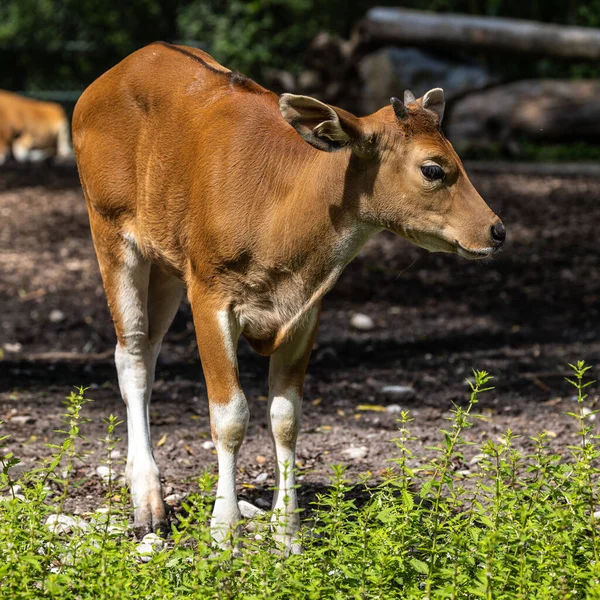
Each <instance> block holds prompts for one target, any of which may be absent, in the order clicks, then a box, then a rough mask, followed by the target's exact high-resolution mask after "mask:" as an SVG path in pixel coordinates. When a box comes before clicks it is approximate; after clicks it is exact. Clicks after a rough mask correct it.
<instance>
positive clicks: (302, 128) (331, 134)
mask: <svg viewBox="0 0 600 600" xmlns="http://www.w3.org/2000/svg"><path fill="white" fill-rule="evenodd" d="M279 110H280V111H281V114H282V115H283V118H284V119H285V120H286V121H287V122H288V123H289V124H290V125H291V126H292V127H293V128H294V129H295V130H296V131H297V132H298V133H299V134H300V135H301V136H302V138H303V139H304V140H305V141H306V142H308V143H309V144H310V145H311V146H314V147H315V148H318V149H319V150H324V151H325V152H333V151H335V150H339V149H341V148H345V147H348V146H350V147H354V148H357V147H359V146H362V145H363V143H364V135H363V132H362V129H361V126H360V121H359V119H358V117H355V116H354V115H352V114H350V113H349V112H346V111H345V110H342V109H341V108H334V107H333V106H329V104H325V103H324V102H321V101H319V100H317V99H316V98H311V97H310V96H296V95H295V94H282V95H281V97H280V98H279Z"/></svg>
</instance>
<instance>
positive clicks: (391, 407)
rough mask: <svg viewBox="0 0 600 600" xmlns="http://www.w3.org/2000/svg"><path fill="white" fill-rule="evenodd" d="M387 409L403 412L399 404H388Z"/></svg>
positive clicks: (393, 411)
mask: <svg viewBox="0 0 600 600" xmlns="http://www.w3.org/2000/svg"><path fill="white" fill-rule="evenodd" d="M385 410H387V412H389V413H399V412H402V407H401V406H400V405H399V404H388V405H387V406H386V407H385Z"/></svg>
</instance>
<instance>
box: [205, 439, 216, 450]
mask: <svg viewBox="0 0 600 600" xmlns="http://www.w3.org/2000/svg"><path fill="white" fill-rule="evenodd" d="M202 447H203V448H204V449H205V450H214V449H215V445H214V444H213V443H212V442H211V441H210V440H207V441H206V442H204V443H203V444H202Z"/></svg>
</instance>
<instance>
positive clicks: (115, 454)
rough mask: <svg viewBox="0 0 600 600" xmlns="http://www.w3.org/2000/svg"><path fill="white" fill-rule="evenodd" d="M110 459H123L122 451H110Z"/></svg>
mask: <svg viewBox="0 0 600 600" xmlns="http://www.w3.org/2000/svg"><path fill="white" fill-rule="evenodd" d="M110 457H111V458H113V459H115V460H117V459H119V458H121V451H120V450H111V451H110Z"/></svg>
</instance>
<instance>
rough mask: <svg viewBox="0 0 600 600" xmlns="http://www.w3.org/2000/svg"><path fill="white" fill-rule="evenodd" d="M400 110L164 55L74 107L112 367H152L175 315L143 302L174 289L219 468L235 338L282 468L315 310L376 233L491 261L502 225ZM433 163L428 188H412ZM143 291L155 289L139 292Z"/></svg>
mask: <svg viewBox="0 0 600 600" xmlns="http://www.w3.org/2000/svg"><path fill="white" fill-rule="evenodd" d="M407 112H408V115H407V117H406V119H403V120H398V118H397V117H396V116H395V113H394V110H393V109H392V107H391V106H386V107H384V108H382V109H381V110H380V111H378V112H377V113H375V114H373V115H370V116H368V117H364V118H360V119H359V118H357V117H355V116H354V115H352V114H350V113H348V112H346V111H343V110H341V109H338V108H335V107H330V106H327V105H325V104H323V103H320V102H318V101H317V100H315V99H311V98H304V97H297V96H290V95H284V96H282V97H281V98H278V97H277V96H276V95H275V94H273V93H271V92H269V91H268V90H265V89H264V88H262V87H260V86H259V85H258V84H256V83H254V82H252V81H251V80H248V79H246V78H243V76H239V75H237V74H235V73H232V72H231V71H229V70H227V69H225V68H224V67H222V66H221V65H219V64H218V63H217V62H216V61H215V60H214V59H212V57H210V56H209V55H208V54H206V53H205V52H202V51H200V50H197V49H193V48H183V47H172V46H170V45H167V44H164V43H161V44H153V45H150V46H147V47H146V48H143V49H141V50H139V51H137V52H135V53H134V54H132V55H131V56H129V57H128V58H126V59H125V60H123V61H122V62H121V63H119V64H118V65H117V66H115V67H114V68H113V69H111V70H110V71H108V72H107V73H105V74H104V75H102V76H101V77H100V78H99V79H98V80H97V81H95V82H94V83H93V84H92V85H91V86H90V87H89V88H88V89H87V90H86V91H85V92H84V93H83V95H82V96H81V99H80V100H79V102H78V104H77V106H76V108H75V112H74V116H73V139H74V146H75V151H76V156H77V163H78V166H79V172H80V176H81V183H82V187H83V190H84V194H85V198H86V201H87V204H88V209H89V214H90V225H91V229H92V236H93V239H94V244H95V247H96V252H97V256H98V261H99V264H100V269H101V272H102V277H103V280H104V285H105V289H106V294H107V297H108V301H109V304H110V308H111V312H112V315H113V319H114V322H115V329H116V332H117V338H118V350H119V349H120V350H119V352H121V354H123V353H124V354H123V356H125V358H124V359H122V360H123V361H124V362H123V364H125V367H123V369H125V368H126V367H127V365H129V364H130V363H131V364H135V360H137V359H136V358H135V357H136V356H146V357H149V356H150V354H152V353H155V348H156V347H158V346H159V344H160V339H161V338H162V335H164V332H165V331H166V327H168V323H169V321H168V318H172V315H173V314H174V310H176V303H175V304H173V305H172V306H170V307H167V308H166V309H164V310H162V309H160V310H159V308H160V307H161V306H162V305H161V303H162V304H164V303H165V302H166V301H165V300H164V298H165V297H166V296H164V292H160V291H157V290H159V289H163V290H164V289H166V287H165V286H167V285H168V286H171V287H172V286H176V284H174V283H173V281H176V280H177V279H180V280H181V281H183V282H184V283H185V285H186V287H187V290H188V297H189V299H190V302H191V305H192V311H193V315H194V324H195V328H196V334H197V339H198V347H199V351H200V357H201V360H202V367H203V371H204V375H205V378H206V383H207V390H208V396H209V401H210V405H211V423H212V429H213V438H214V439H215V443H216V444H217V450H218V451H219V460H220V461H221V459H222V458H223V456H225V454H226V453H228V452H232V453H233V454H234V456H235V455H236V454H237V450H238V449H239V445H240V444H241V440H242V439H243V436H244V432H245V420H247V409H246V408H244V407H245V400H243V393H242V391H241V387H240V384H239V378H238V371H237V361H236V360H235V348H236V345H237V341H238V338H239V336H240V335H244V336H246V337H247V339H248V340H249V341H250V343H251V345H252V346H253V347H254V348H255V349H256V350H257V351H258V352H260V353H261V354H265V355H272V359H271V361H272V362H271V371H272V372H271V374H270V381H271V387H272V390H271V393H270V396H271V398H272V399H273V398H275V399H274V400H273V402H274V403H275V404H274V406H275V408H274V409H273V410H274V413H273V415H274V416H273V415H272V416H273V419H274V423H273V427H272V432H273V437H274V439H275V441H276V445H277V444H279V446H277V448H278V451H277V452H278V456H279V454H280V452H283V451H284V450H285V449H286V448H289V447H290V446H295V439H296V436H297V430H298V429H297V428H298V422H297V415H296V413H297V412H298V410H299V409H298V410H296V409H294V413H293V414H292V413H290V414H288V413H285V411H286V410H287V408H286V406H287V405H286V404H285V402H286V401H285V400H282V399H281V398H279V396H281V395H282V394H283V395H285V394H288V395H290V394H291V396H290V397H292V398H296V396H298V395H299V397H301V393H302V384H303V380H304V373H305V370H306V365H307V363H308V357H309V355H310V347H311V346H312V341H313V340H314V336H315V334H316V329H317V323H318V310H319V306H320V301H321V298H322V297H323V295H324V294H325V293H326V292H327V291H328V290H329V289H331V287H332V286H333V285H334V283H335V281H336V280H337V278H338V277H339V275H340V273H341V272H342V270H343V268H344V267H345V265H346V264H347V263H348V262H349V261H350V260H352V258H353V257H354V256H355V255H356V253H357V252H358V251H359V250H360V248H361V246H362V245H363V244H364V242H365V241H366V240H367V239H368V238H369V237H370V236H372V235H373V234H375V233H376V232H377V231H380V230H381V229H384V228H387V229H390V230H392V231H394V232H396V233H398V234H400V235H403V236H404V237H406V238H407V239H409V240H411V241H413V242H415V243H417V244H419V245H421V246H423V247H425V248H428V249H430V250H434V251H448V252H458V253H460V254H462V255H464V256H467V257H469V258H475V257H479V256H483V255H484V254H485V255H487V254H489V253H490V252H491V251H492V249H491V245H492V241H491V238H490V235H491V234H490V229H491V228H493V227H494V226H498V224H499V219H498V217H496V216H495V215H494V214H493V213H492V211H491V210H490V209H489V208H488V207H487V205H486V204H485V202H483V200H482V199H481V197H480V196H479V195H478V194H477V192H476V191H475V189H474V188H473V186H472V185H471V183H470V181H469V179H468V177H467V175H466V173H465V171H464V168H463V167H462V164H461V163H460V160H459V158H458V157H457V156H456V154H455V153H454V151H453V149H452V147H451V145H450V144H449V142H448V141H447V140H446V139H445V138H444V137H443V135H442V133H441V130H440V124H439V117H438V116H436V115H435V114H434V113H433V112H432V111H430V110H428V109H426V108H424V106H423V100H422V99H420V100H417V101H416V102H412V103H410V104H409V105H408V111H407ZM282 115H283V116H282ZM299 133H300V135H299ZM301 136H302V137H301ZM303 138H304V139H303ZM319 148H321V149H323V150H328V151H327V152H323V151H321V150H320V149H319ZM431 161H434V162H435V163H436V164H439V165H440V166H441V167H443V169H444V171H445V178H444V179H443V180H440V181H436V182H432V181H427V180H426V179H424V175H423V172H422V168H421V167H422V165H423V164H428V162H431ZM493 249H496V246H494V248H493ZM169 278H170V279H169ZM138 280H139V281H138ZM153 281H161V282H162V283H161V286H162V287H160V286H157V287H156V289H155V290H154V291H153ZM173 289H174V288H173ZM132 290H133V291H132ZM161 294H163V295H161ZM173 297H174V298H175V300H174V302H176V301H177V296H176V294H175V295H174V296H173ZM146 303H147V304H148V309H147V310H146ZM154 306H156V307H159V308H156V309H153V308H152V307H154ZM136 311H137V312H136ZM163 313H164V314H167V316H168V318H166V317H165V318H166V320H164V319H163V318H162V317H161V318H160V319H159V318H158V317H156V315H159V314H163ZM132 315H134V316H132ZM136 315H137V316H136ZM153 315H154V316H153ZM134 317H135V318H134ZM161 319H162V320H161ZM148 348H152V352H150V350H148ZM152 356H154V354H153V355H152ZM127 357H129V358H127ZM144 360H146V363H145V364H150V363H151V360H154V361H155V356H154V358H153V359H151V358H145V359H144ZM127 361H130V363H128V362H127ZM127 368H129V367H127ZM136 368H137V367H136ZM140 368H141V367H140ZM144 368H148V367H147V366H146V367H144ZM124 372H125V371H124ZM120 377H121V373H120ZM120 381H121V379H120ZM149 381H150V384H151V379H150V380H149ZM125 384H127V382H125ZM144 385H146V384H144ZM146 387H147V386H146ZM140 389H141V388H140ZM144 389H146V388H144ZM134 391H135V390H134ZM140 393H141V392H140ZM144 394H146V396H145V397H146V400H145V402H149V392H148V391H147V390H146V391H145V392H144ZM125 395H126V394H125V393H124V396H125ZM294 402H296V404H295V406H297V400H290V403H291V404H293V403H294ZM291 404H290V405H291ZM234 405H235V406H236V407H237V408H235V410H234V408H231V409H230V408H228V407H233V406H234ZM224 411H225V412H224ZM228 411H229V412H228ZM236 411H237V412H236ZM282 411H283V413H282ZM213 413H214V414H213ZM284 413H285V414H284ZM223 415H225V416H223ZM282 415H283V416H282ZM294 415H296V416H294ZM220 420H222V422H221V421H220ZM146 426H147V424H146ZM282 449H283V450H282ZM222 453H225V454H222ZM223 460H224V461H225V458H223ZM130 462H131V461H129V460H128V471H129V472H131V465H130V464H129V463H130ZM227 464H228V465H229V463H227ZM292 464H293V463H292ZM220 465H221V462H220ZM278 465H279V467H278V469H280V468H281V464H280V463H278ZM220 468H221V467H220ZM228 469H229V467H228ZM134 471H135V469H134ZM278 472H279V471H278ZM152 477H156V476H155V475H152ZM156 481H157V480H156ZM156 485H157V486H158V488H159V487H160V485H159V483H157V484H156ZM227 486H229V487H227V488H226V491H225V492H222V493H223V495H224V496H227V497H228V498H229V497H230V496H231V494H233V495H235V490H233V491H232V489H231V482H229V483H227ZM155 487H156V486H155ZM290 489H291V488H290ZM144 493H145V492H144ZM156 493H158V492H152V494H156ZM289 493H292V492H289ZM293 493H294V494H295V492H293ZM142 496H143V494H141V492H140V493H139V494H138V495H137V497H138V498H142ZM135 497H136V491H135V489H134V498H135ZM143 497H144V498H145V496H143ZM156 498H157V496H156V495H154V496H152V501H150V500H143V499H142V500H139V499H138V500H135V501H134V504H135V503H136V502H137V505H136V507H135V508H136V523H138V524H141V525H144V526H148V527H153V528H156V523H162V522H163V519H164V511H163V512H161V510H160V509H157V508H156V506H157V502H156V501H155V500H156ZM294 502H295V496H294ZM292 504H293V502H292ZM219 506H221V508H219ZM223 506H225V505H219V501H217V504H216V505H215V515H216V516H215V517H214V523H213V525H215V523H216V525H218V524H219V523H222V522H227V523H229V524H230V525H231V526H233V525H234V524H235V514H234V513H235V512H236V510H237V505H235V506H236V507H235V508H231V506H233V505H232V504H231V503H229V504H227V506H229V508H228V509H227V510H229V511H230V513H231V514H230V516H228V517H223V514H225V513H227V510H225V509H224V508H222V507H223ZM232 511H233V512H232ZM227 514H229V513H227ZM149 515H151V516H149ZM231 515H233V516H231ZM296 525H297V523H296ZM282 535H284V534H282ZM285 536H287V537H286V538H285V539H286V540H287V542H286V543H289V539H290V538H289V535H288V533H285V535H284V537H285Z"/></svg>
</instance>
